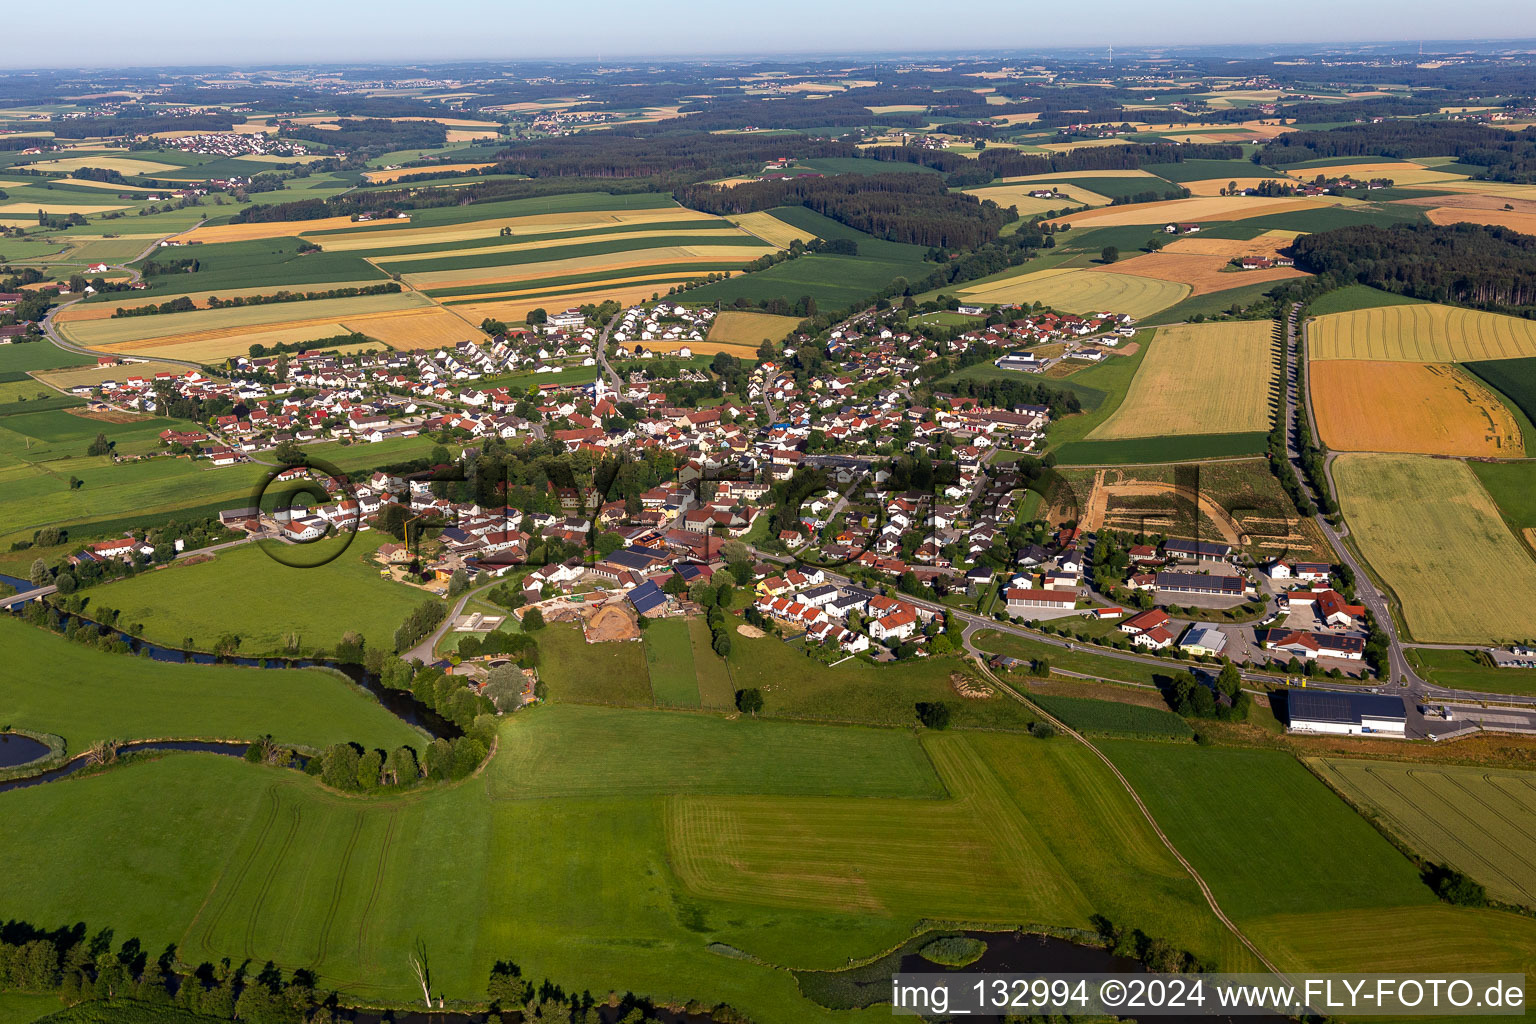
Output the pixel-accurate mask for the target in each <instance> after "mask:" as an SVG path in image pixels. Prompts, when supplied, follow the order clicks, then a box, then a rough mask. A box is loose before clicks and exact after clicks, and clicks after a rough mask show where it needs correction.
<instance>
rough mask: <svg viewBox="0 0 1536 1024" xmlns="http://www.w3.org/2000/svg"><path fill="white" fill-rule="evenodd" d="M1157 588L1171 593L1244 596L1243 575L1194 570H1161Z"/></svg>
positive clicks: (1158, 575)
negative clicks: (1213, 574)
mask: <svg viewBox="0 0 1536 1024" xmlns="http://www.w3.org/2000/svg"><path fill="white" fill-rule="evenodd" d="M1157 589H1158V590H1166V591H1168V592H1169V593H1171V594H1213V595H1216V596H1218V597H1242V596H1243V578H1242V577H1241V576H1211V575H1207V574H1205V573H1194V572H1160V573H1158V574H1157Z"/></svg>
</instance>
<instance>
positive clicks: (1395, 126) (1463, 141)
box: [1253, 121, 1536, 182]
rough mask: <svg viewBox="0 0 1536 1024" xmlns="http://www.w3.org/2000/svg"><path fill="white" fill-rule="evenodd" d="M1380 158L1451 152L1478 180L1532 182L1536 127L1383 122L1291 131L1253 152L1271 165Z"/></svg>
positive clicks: (1535, 170)
mask: <svg viewBox="0 0 1536 1024" xmlns="http://www.w3.org/2000/svg"><path fill="white" fill-rule="evenodd" d="M1361 156H1382V157H1392V158H1394V159H1399V160H1407V159H1412V158H1414V157H1423V156H1453V157H1455V158H1456V159H1457V160H1459V161H1461V162H1462V163H1465V164H1476V165H1477V166H1479V167H1482V168H1483V171H1482V172H1481V173H1480V174H1477V175H1475V177H1478V178H1485V179H1488V180H1491V181H1512V182H1533V181H1536V131H1532V130H1531V129H1529V128H1528V129H1526V130H1525V131H1523V132H1518V133H1517V132H1509V131H1504V130H1502V129H1498V128H1488V127H1486V126H1484V125H1480V124H1472V123H1469V122H1465V121H1384V122H1382V123H1380V124H1351V125H1345V126H1344V127H1342V128H1334V129H1332V130H1331V131H1317V132H1291V133H1289V134H1287V135H1282V136H1280V137H1279V138H1277V139H1275V140H1273V141H1272V142H1270V143H1268V144H1267V145H1266V146H1265V147H1264V148H1263V149H1261V150H1259V151H1258V152H1257V153H1255V154H1254V156H1253V160H1254V162H1256V163H1261V164H1268V165H1270V166H1272V167H1276V166H1280V165H1282V164H1293V163H1300V162H1301V161H1304V160H1317V159H1324V158H1329V159H1331V158H1334V157H1361Z"/></svg>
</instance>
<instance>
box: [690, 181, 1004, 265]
mask: <svg viewBox="0 0 1536 1024" xmlns="http://www.w3.org/2000/svg"><path fill="white" fill-rule="evenodd" d="M674 196H675V198H676V199H677V201H678V202H679V203H682V204H683V205H684V206H687V207H691V208H692V209H695V210H703V211H704V212H706V213H714V214H740V213H751V212H753V211H755V210H769V209H772V208H774V207H776V206H804V207H806V208H808V209H810V210H813V211H815V212H816V213H819V214H821V215H823V216H825V217H830V218H832V219H833V220H835V221H838V222H840V223H843V224H847V225H848V226H849V227H852V228H857V229H858V230H860V231H864V232H866V233H868V234H871V235H874V236H875V237H876V238H883V239H886V240H887V241H892V242H907V243H909V244H912V245H925V246H932V247H939V248H954V249H969V248H971V247H973V246H977V245H980V244H982V243H983V242H986V241H989V240H991V239H994V238H996V237H997V234H998V232H999V231H1000V230H1001V229H1002V227H1003V225H1004V224H1008V223H1011V222H1012V221H1015V220H1017V219H1018V213H1017V212H1016V211H1014V210H1013V209H1012V208H1010V209H1008V210H1004V209H1002V208H1001V207H999V206H998V205H997V204H996V203H994V202H991V201H990V200H988V201H985V202H983V201H982V200H980V199H977V198H976V197H975V196H973V195H968V194H966V193H954V192H950V191H949V189H948V188H947V187H946V186H945V184H944V182H943V180H942V179H940V178H939V177H938V176H936V175H930V174H870V175H840V176H838V177H834V178H821V177H811V176H801V177H797V178H782V179H777V180H772V181H758V182H749V183H747V184H745V185H737V186H736V187H734V188H721V187H719V186H716V185H690V186H687V187H685V188H680V189H678V190H677V192H675V193H674Z"/></svg>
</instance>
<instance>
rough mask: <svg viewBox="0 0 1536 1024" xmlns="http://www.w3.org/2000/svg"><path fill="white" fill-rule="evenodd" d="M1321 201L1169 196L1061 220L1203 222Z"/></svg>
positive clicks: (1098, 224)
mask: <svg viewBox="0 0 1536 1024" xmlns="http://www.w3.org/2000/svg"><path fill="white" fill-rule="evenodd" d="M1318 205H1319V203H1318V201H1317V200H1312V199H1287V198H1283V197H1278V196H1206V197H1204V198H1198V199H1169V200H1165V201H1163V202H1158V203H1136V204H1133V205H1131V206H1107V207H1105V208H1103V209H1101V210H1083V211H1082V212H1080V213H1074V214H1071V215H1069V216H1066V217H1062V218H1061V219H1060V221H1058V223H1064V224H1071V225H1072V226H1073V227H1095V228H1110V227H1125V226H1129V225H1133V224H1153V225H1161V224H1168V223H1170V222H1178V223H1181V224H1182V223H1193V224H1201V223H1205V222H1208V221H1231V220H1247V219H1248V218H1249V217H1266V216H1268V215H1269V214H1272V213H1286V212H1288V211H1290V210H1313V209H1316V208H1317V206H1318Z"/></svg>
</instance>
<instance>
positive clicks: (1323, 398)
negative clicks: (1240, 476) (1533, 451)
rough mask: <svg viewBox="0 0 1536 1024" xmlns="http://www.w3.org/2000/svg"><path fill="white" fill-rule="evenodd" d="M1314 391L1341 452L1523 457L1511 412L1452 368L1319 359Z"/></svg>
mask: <svg viewBox="0 0 1536 1024" xmlns="http://www.w3.org/2000/svg"><path fill="white" fill-rule="evenodd" d="M1308 385H1309V387H1310V388H1311V391H1312V403H1313V406H1314V407H1315V410H1316V413H1317V429H1318V431H1319V433H1320V434H1321V435H1322V439H1323V441H1324V443H1326V444H1327V445H1328V447H1329V448H1332V449H1334V450H1336V451H1344V452H1410V453H1418V454H1421V455H1462V456H1485V457H1491V458H1518V457H1520V456H1522V455H1524V454H1525V446H1524V441H1523V439H1522V438H1521V435H1520V427H1519V425H1518V424H1517V423H1516V422H1515V417H1514V416H1513V415H1512V414H1511V413H1510V411H1509V409H1508V407H1506V406H1505V405H1504V403H1503V402H1501V401H1500V400H1499V398H1498V396H1497V395H1494V394H1493V393H1492V392H1490V391H1489V390H1488V389H1487V388H1486V387H1484V386H1483V385H1482V384H1481V383H1480V382H1479V381H1478V380H1477V379H1476V378H1475V377H1473V376H1472V375H1471V374H1469V373H1467V372H1465V371H1463V370H1462V369H1461V368H1459V367H1457V366H1454V365H1452V364H1448V363H1408V362H1401V361H1395V360H1358V359H1319V360H1316V361H1315V362H1313V363H1312V365H1311V375H1310V380H1309V382H1308Z"/></svg>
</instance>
